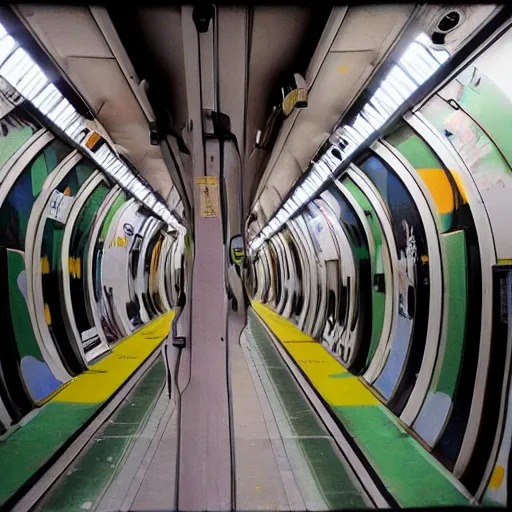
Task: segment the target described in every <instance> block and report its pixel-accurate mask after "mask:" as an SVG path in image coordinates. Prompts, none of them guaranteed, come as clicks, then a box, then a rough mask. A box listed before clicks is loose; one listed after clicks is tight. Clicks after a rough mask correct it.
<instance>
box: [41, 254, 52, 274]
mask: <svg viewBox="0 0 512 512" xmlns="http://www.w3.org/2000/svg"><path fill="white" fill-rule="evenodd" d="M41 273H42V274H49V273H50V261H49V260H48V256H43V257H42V258H41Z"/></svg>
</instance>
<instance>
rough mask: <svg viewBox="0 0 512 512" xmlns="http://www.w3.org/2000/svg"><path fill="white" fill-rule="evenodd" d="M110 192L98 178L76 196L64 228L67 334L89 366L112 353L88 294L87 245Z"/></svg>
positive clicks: (63, 268) (63, 261)
mask: <svg viewBox="0 0 512 512" xmlns="http://www.w3.org/2000/svg"><path fill="white" fill-rule="evenodd" d="M109 191H110V184H109V183H108V182H107V180H106V179H105V177H104V176H102V175H98V176H97V177H96V178H95V179H94V180H93V181H91V182H90V183H89V184H88V185H87V187H83V189H82V190H81V192H80V193H79V194H78V195H77V197H76V199H75V201H74V203H73V206H72V207H71V210H70V212H69V216H68V219H67V222H66V227H65V229H64V234H63V241H62V251H61V257H62V263H61V265H62V289H63V292H64V302H65V305H66V308H65V309H64V310H63V311H62V314H63V315H64V319H65V323H66V326H67V327H68V331H69V332H71V333H72V334H73V338H74V342H75V344H77V345H78V346H79V347H80V349H81V351H82V352H83V357H84V358H85V360H86V361H87V362H88V363H90V362H91V361H92V360H94V359H97V358H98V357H99V356H100V355H102V354H103V353H105V352H106V351H108V350H109V346H108V344H107V342H106V340H104V339H102V338H101V337H100V334H99V330H98V326H97V325H96V323H95V321H94V316H93V313H92V307H91V304H90V302H89V300H88V293H87V288H88V287H87V267H88V263H89V262H88V259H87V256H88V252H89V251H88V246H89V244H93V243H94V241H93V240H91V238H90V235H91V231H92V227H93V224H94V223H95V222H96V221H97V217H98V213H99V212H100V210H101V205H102V204H103V202H104V201H105V199H106V197H107V195H108V193H109Z"/></svg>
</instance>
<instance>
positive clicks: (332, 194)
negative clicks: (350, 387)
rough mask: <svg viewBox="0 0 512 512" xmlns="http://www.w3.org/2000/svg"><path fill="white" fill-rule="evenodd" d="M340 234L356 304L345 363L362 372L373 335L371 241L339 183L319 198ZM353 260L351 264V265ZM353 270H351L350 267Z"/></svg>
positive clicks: (342, 260) (351, 297)
mask: <svg viewBox="0 0 512 512" xmlns="http://www.w3.org/2000/svg"><path fill="white" fill-rule="evenodd" d="M315 202H317V204H318V205H319V206H320V207H321V208H322V211H323V212H324V214H325V216H326V218H327V219H328V221H329V224H330V226H331V229H332V232H333V234H334V233H336V235H337V236H336V239H337V241H338V250H339V254H340V256H339V257H340V263H341V264H342V266H343V268H344V269H347V271H344V272H342V274H344V275H346V276H347V278H346V279H347V280H348V286H347V289H348V290H349V293H348V294H346V297H347V299H348V301H349V303H350V302H352V304H350V307H349V308H348V311H349V312H350V313H349V315H348V316H347V319H346V324H347V329H346V331H347V334H348V337H349V339H350V345H351V351H350V357H346V358H344V359H343V362H344V364H345V365H346V366H347V367H348V368H349V369H350V370H351V371H352V372H354V373H359V372H360V371H361V370H362V369H363V367H364V366H365V364H366V359H367V356H368V350H369V345H370V335H371V318H372V303H371V288H372V285H371V273H370V271H371V269H370V252H369V247H368V240H367V238H366V233H365V232H364V228H363V225H362V223H361V221H360V220H359V218H358V216H357V214H356V212H355V210H354V209H353V207H352V205H351V204H350V202H349V201H348V199H347V198H346V197H345V196H344V195H343V194H342V193H341V191H340V189H339V188H338V187H337V186H332V187H331V188H329V189H328V190H327V191H325V192H324V193H322V195H321V196H320V198H319V199H317V200H315ZM347 260H348V261H350V266H348V265H347ZM348 269H350V270H348Z"/></svg>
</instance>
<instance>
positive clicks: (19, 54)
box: [0, 24, 184, 230]
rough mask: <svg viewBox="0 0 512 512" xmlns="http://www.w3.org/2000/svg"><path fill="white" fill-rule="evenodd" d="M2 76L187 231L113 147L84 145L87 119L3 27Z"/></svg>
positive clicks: (100, 162) (156, 209) (155, 208)
mask: <svg viewBox="0 0 512 512" xmlns="http://www.w3.org/2000/svg"><path fill="white" fill-rule="evenodd" d="M0 76H2V77H3V78H4V79H5V80H6V81H7V82H8V83H9V84H10V85H11V86H12V87H13V88H14V89H15V90H16V91H17V92H18V93H19V94H20V95H21V96H23V97H24V98H25V99H26V100H28V101H30V102H31V103H32V104H33V105H34V106H35V107H36V108H37V109H38V110H39V111H40V112H41V113H42V114H43V115H45V116H46V117H48V119H50V120H51V121H52V122H54V123H55V125H56V126H57V127H58V128H60V129H61V130H62V131H63V132H64V133H66V135H67V136H68V137H70V138H71V139H72V140H73V141H74V142H76V143H77V144H79V145H80V146H81V147H82V149H83V151H84V152H85V153H86V154H87V156H88V157H89V158H90V159H91V160H92V161H94V162H95V163H96V164H97V165H98V166H99V167H100V168H102V170H103V171H104V172H105V173H106V174H108V175H109V176H112V177H113V178H115V179H116V180H117V181H118V182H120V183H121V184H122V185H123V183H124V184H125V185H124V188H125V189H126V190H127V191H128V192H130V193H131V194H132V195H133V196H134V197H136V198H137V199H139V201H141V202H142V203H143V204H144V205H145V206H146V207H147V208H148V209H149V210H152V211H153V212H154V213H157V215H159V216H160V217H161V218H162V219H163V220H164V221H165V222H167V223H168V224H169V225H170V226H171V227H173V228H174V229H179V230H183V229H184V228H183V226H181V224H180V223H179V221H178V220H177V219H176V218H175V217H174V216H173V215H172V214H171V212H170V211H169V209H168V208H167V206H166V205H164V204H163V203H162V202H161V201H159V200H158V199H157V198H156V196H155V195H154V193H153V192H152V191H151V189H150V188H148V187H147V186H146V185H144V184H143V183H142V182H141V181H140V180H139V179H138V178H137V177H136V176H135V175H134V174H133V173H132V172H131V171H130V169H129V168H128V167H127V166H126V165H125V164H124V163H123V162H122V161H121V160H120V159H119V158H118V156H117V155H116V154H115V153H114V152H113V151H112V150H111V149H110V148H108V147H107V146H106V145H103V146H102V147H101V148H100V149H99V150H98V151H97V153H92V151H90V150H89V148H87V147H86V146H85V145H83V144H82V142H83V140H84V137H85V134H84V128H86V124H85V120H84V119H83V118H82V116H81V115H80V114H78V112H77V111H76V110H75V108H74V107H73V106H72V105H71V104H70V103H69V101H67V100H66V98H64V96H62V94H61V93H60V92H59V91H58V89H57V88H56V87H55V86H54V85H53V84H52V83H50V82H49V81H48V79H47V77H46V76H45V74H44V73H43V72H42V70H41V69H40V68H39V66H38V65H37V63H35V62H34V61H33V60H32V58H31V57H30V56H29V55H28V54H27V52H26V51H25V50H24V49H23V48H21V47H20V46H19V45H18V43H17V42H16V41H15V40H14V39H13V38H12V37H11V36H10V35H9V34H8V33H7V31H6V30H5V28H4V27H3V26H2V25H1V24H0Z"/></svg>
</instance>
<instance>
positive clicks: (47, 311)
mask: <svg viewBox="0 0 512 512" xmlns="http://www.w3.org/2000/svg"><path fill="white" fill-rule="evenodd" d="M44 318H45V320H46V324H47V325H52V315H51V314H50V308H49V306H48V304H46V303H45V305H44Z"/></svg>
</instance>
